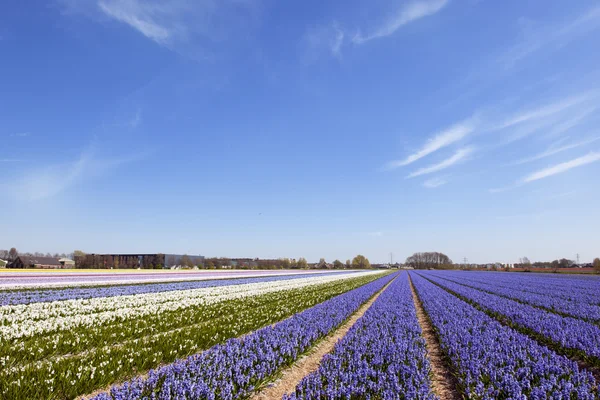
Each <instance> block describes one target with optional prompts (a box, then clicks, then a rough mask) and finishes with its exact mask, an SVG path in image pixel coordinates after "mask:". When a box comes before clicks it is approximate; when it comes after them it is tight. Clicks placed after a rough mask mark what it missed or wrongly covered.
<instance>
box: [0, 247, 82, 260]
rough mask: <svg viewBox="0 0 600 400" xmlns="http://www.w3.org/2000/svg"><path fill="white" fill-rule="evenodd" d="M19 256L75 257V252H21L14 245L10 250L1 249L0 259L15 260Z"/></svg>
mask: <svg viewBox="0 0 600 400" xmlns="http://www.w3.org/2000/svg"><path fill="white" fill-rule="evenodd" d="M19 256H24V257H50V258H57V259H58V258H73V254H72V253H71V254H66V253H40V252H39V251H36V252H35V253H27V252H26V253H20V252H19V251H18V250H17V249H16V248H15V247H12V248H11V249H10V250H1V249H0V260H5V261H14V260H16V259H17V257H19Z"/></svg>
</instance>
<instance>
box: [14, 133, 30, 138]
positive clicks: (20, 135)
mask: <svg viewBox="0 0 600 400" xmlns="http://www.w3.org/2000/svg"><path fill="white" fill-rule="evenodd" d="M10 136H12V137H27V136H31V134H30V133H29V132H17V133H11V134H10Z"/></svg>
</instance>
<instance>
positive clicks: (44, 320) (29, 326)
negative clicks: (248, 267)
mask: <svg viewBox="0 0 600 400" xmlns="http://www.w3.org/2000/svg"><path fill="white" fill-rule="evenodd" d="M365 274H367V275H368V274H373V272H361V273H358V276H361V275H365ZM354 276H357V274H356V273H351V274H340V275H333V276H315V277H309V278H302V279H291V280H284V281H277V282H258V283H248V284H242V285H233V286H220V287H211V288H203V289H192V290H178V291H170V292H164V293H144V294H138V295H129V296H118V297H100V298H92V299H73V300H64V301H56V302H51V303H46V302H43V303H32V304H19V305H11V306H2V307H0V343H2V342H4V341H8V340H11V339H15V338H21V337H27V336H35V335H40V334H44V333H49V332H54V331H59V330H70V329H74V328H77V327H80V326H97V325H99V324H112V323H116V322H119V321H123V320H126V319H132V318H142V317H145V316H148V315H155V314H159V313H163V312H172V311H178V310H182V309H185V308H188V307H194V306H201V305H207V304H214V303H217V302H221V301H224V300H230V299H234V298H242V297H248V296H254V295H258V294H263V293H272V292H277V291H282V290H289V289H294V288H301V287H305V286H309V285H315V284H321V283H327V282H334V281H337V280H340V279H348V278H351V277H354Z"/></svg>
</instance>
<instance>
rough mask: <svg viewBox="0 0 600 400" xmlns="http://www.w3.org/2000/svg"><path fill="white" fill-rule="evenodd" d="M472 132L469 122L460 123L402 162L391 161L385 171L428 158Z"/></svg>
mask: <svg viewBox="0 0 600 400" xmlns="http://www.w3.org/2000/svg"><path fill="white" fill-rule="evenodd" d="M473 130H474V125H473V124H472V123H471V122H461V123H459V124H456V125H454V126H451V127H450V128H448V129H446V130H445V131H442V132H440V133H438V134H437V135H435V136H434V137H432V138H430V139H429V140H428V141H427V142H426V143H425V145H424V146H423V147H422V148H421V149H420V150H419V151H417V152H415V153H413V154H411V155H409V156H408V157H406V158H405V159H404V160H397V161H391V162H389V163H388V164H387V165H386V166H385V169H396V168H399V167H403V166H405V165H409V164H412V163H414V162H415V161H417V160H420V159H421V158H423V157H425V156H428V155H429V154H431V153H434V152H436V151H438V150H440V149H442V148H444V147H446V146H449V145H451V144H453V143H456V142H458V141H459V140H462V139H463V138H465V137H466V136H467V135H469V134H470V133H472V132H473Z"/></svg>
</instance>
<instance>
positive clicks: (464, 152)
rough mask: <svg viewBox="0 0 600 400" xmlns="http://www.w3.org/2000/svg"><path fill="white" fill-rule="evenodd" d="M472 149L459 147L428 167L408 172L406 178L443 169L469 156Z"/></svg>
mask: <svg viewBox="0 0 600 400" xmlns="http://www.w3.org/2000/svg"><path fill="white" fill-rule="evenodd" d="M474 150H475V149H474V148H473V147H465V148H462V149H459V150H458V151H457V152H456V153H454V154H453V155H452V157H450V158H447V159H445V160H444V161H442V162H440V163H438V164H433V165H430V166H428V167H424V168H421V169H418V170H416V171H415V172H412V173H410V174H409V175H408V176H407V178H415V177H417V176H421V175H427V174H431V173H434V172H438V171H441V170H444V169H446V168H450V167H451V166H453V165H455V164H457V163H459V162H461V161H464V160H465V159H466V158H467V157H469V156H470V155H471V154H472V153H473V152H474Z"/></svg>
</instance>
